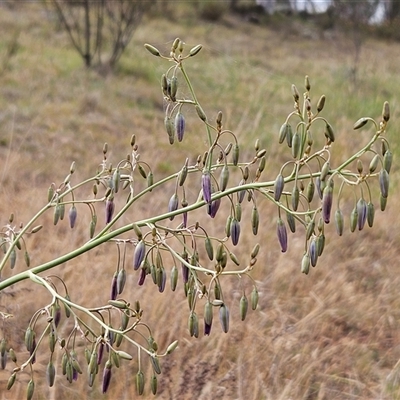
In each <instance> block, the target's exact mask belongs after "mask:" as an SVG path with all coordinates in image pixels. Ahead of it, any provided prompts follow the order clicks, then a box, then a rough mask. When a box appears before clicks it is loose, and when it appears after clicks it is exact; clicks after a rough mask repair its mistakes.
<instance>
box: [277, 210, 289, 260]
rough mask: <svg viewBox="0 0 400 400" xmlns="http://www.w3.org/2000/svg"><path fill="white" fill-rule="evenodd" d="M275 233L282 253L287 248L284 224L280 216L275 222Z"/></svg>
mask: <svg viewBox="0 0 400 400" xmlns="http://www.w3.org/2000/svg"><path fill="white" fill-rule="evenodd" d="M276 233H277V235H278V240H279V244H280V246H281V251H282V253H285V252H286V250H287V231H286V226H285V223H284V221H283V219H282V218H280V217H279V218H278V220H277V224H276Z"/></svg>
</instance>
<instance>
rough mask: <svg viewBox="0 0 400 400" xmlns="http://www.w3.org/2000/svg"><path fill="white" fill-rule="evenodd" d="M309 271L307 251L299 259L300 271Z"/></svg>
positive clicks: (305, 272)
mask: <svg viewBox="0 0 400 400" xmlns="http://www.w3.org/2000/svg"><path fill="white" fill-rule="evenodd" d="M309 271H310V254H309V253H308V252H307V253H305V254H304V256H303V258H302V260H301V272H302V273H303V274H306V275H307V274H308V272H309Z"/></svg>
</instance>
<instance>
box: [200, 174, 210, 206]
mask: <svg viewBox="0 0 400 400" xmlns="http://www.w3.org/2000/svg"><path fill="white" fill-rule="evenodd" d="M201 186H202V189H203V199H204V201H205V202H206V203H210V201H211V176H210V172H209V171H206V172H204V173H203V175H202V177H201Z"/></svg>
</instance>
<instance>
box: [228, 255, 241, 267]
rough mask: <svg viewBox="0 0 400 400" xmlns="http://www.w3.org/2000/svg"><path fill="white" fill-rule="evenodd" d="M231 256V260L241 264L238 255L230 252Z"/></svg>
mask: <svg viewBox="0 0 400 400" xmlns="http://www.w3.org/2000/svg"><path fill="white" fill-rule="evenodd" d="M229 258H230V259H231V261H232V262H233V263H234V264H236V265H237V266H239V265H240V262H239V259H238V258H237V257H236V255H235V254H234V253H232V252H229Z"/></svg>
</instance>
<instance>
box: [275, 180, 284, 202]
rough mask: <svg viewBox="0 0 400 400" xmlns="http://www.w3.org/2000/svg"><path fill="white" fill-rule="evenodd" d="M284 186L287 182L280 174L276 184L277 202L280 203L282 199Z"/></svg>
mask: <svg viewBox="0 0 400 400" xmlns="http://www.w3.org/2000/svg"><path fill="white" fill-rule="evenodd" d="M284 185H285V181H284V178H283V176H282V174H278V176H277V177H276V179H275V184H274V199H275V201H279V199H280V198H281V195H282V192H283V187H284Z"/></svg>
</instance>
